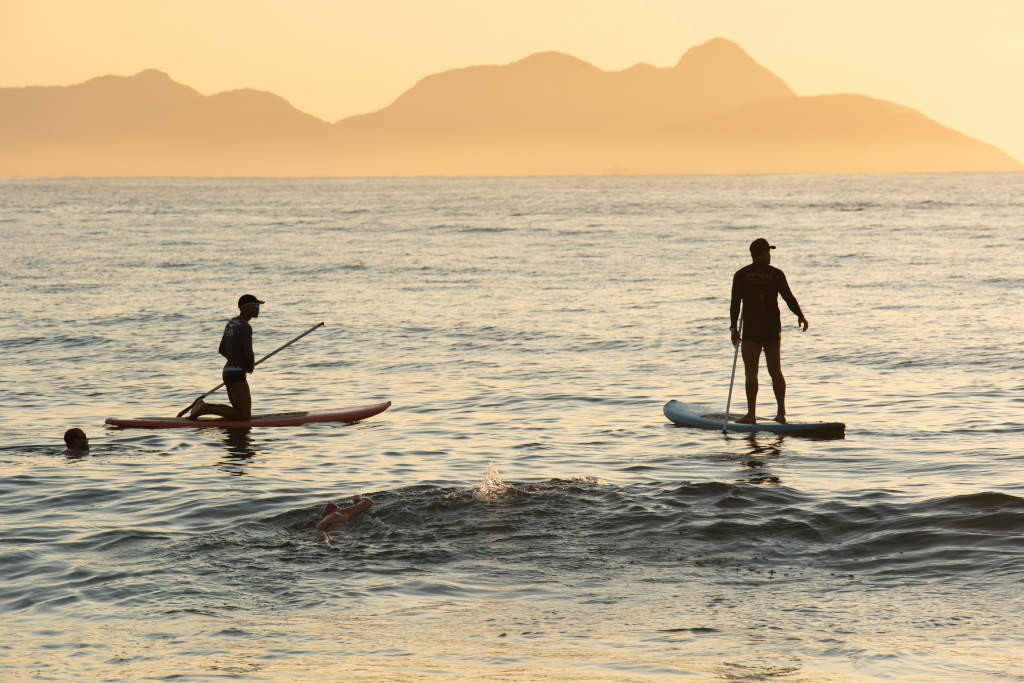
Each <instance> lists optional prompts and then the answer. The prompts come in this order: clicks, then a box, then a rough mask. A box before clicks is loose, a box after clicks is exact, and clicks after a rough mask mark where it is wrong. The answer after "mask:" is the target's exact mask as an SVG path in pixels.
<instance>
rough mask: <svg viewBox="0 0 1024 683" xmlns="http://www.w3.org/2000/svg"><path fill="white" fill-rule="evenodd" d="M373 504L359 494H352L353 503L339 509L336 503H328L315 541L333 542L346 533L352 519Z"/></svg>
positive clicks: (318, 526) (317, 526)
mask: <svg viewBox="0 0 1024 683" xmlns="http://www.w3.org/2000/svg"><path fill="white" fill-rule="evenodd" d="M371 505H373V501H372V500H370V499H369V498H364V497H362V496H360V495H359V494H356V495H354V496H352V505H351V506H350V507H347V508H344V509H338V506H337V505H335V504H334V503H328V504H327V506H326V507H325V508H324V511H323V515H322V518H321V520H320V521H319V522H317V524H316V538H314V539H313V542H314V543H320V542H321V541H324V542H326V543H331V541H333V540H334V538H335V537H336V536H340V535H341V534H342V533H344V531H345V529H346V528H347V527H348V521H349V520H350V519H352V518H353V517H355V516H356V515H358V514H360V513H363V512H366V511H367V510H369V509H370V506H371Z"/></svg>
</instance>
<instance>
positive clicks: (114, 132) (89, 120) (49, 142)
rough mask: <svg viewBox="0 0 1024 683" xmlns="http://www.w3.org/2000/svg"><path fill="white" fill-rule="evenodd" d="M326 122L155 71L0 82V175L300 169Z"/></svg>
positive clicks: (257, 95)
mask: <svg viewBox="0 0 1024 683" xmlns="http://www.w3.org/2000/svg"><path fill="white" fill-rule="evenodd" d="M329 129H330V126H329V124H327V123H326V122H324V121H321V120H319V119H317V118H315V117H313V116H310V115H308V114H304V113H302V112H300V111H298V110H297V109H295V108H294V107H292V106H291V105H290V104H288V102H286V101H285V100H284V99H282V98H280V97H278V96H277V95H272V94H270V93H265V92H259V91H255V90H234V91H231V92H225V93H220V94H217V95H212V96H209V97H204V96H203V95H200V94H199V93H198V92H196V91H195V90H193V89H192V88H189V87H186V86H184V85H180V84H178V83H175V82H174V81H172V80H171V79H170V78H169V77H168V76H167V75H166V74H164V73H161V72H160V71H156V70H152V69H151V70H147V71H143V72H141V73H139V74H137V75H135V76H131V77H121V76H102V77H100V78H94V79H92V80H90V81H87V82H85V83H81V84H79V85H73V86H67V87H29V88H0V173H2V174H4V175H31V176H35V175H42V176H52V175H88V176H93V175H157V176H159V175H194V174H205V173H210V174H213V175H254V174H255V175H277V174H278V172H279V171H281V170H286V171H290V172H291V173H296V174H299V175H304V174H305V173H304V169H305V167H306V165H307V162H306V159H305V158H304V157H305V156H306V155H307V154H309V153H311V152H315V151H316V149H317V148H318V147H319V144H320V143H322V141H323V138H324V135H325V133H326V132H327V131H328V130H329Z"/></svg>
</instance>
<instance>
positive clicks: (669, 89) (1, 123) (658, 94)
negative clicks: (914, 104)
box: [0, 38, 1024, 177]
mask: <svg viewBox="0 0 1024 683" xmlns="http://www.w3.org/2000/svg"><path fill="white" fill-rule="evenodd" d="M0 152H2V154H0V175H3V176H9V177H33V176H38V177H60V176H86V177H96V176H220V177H223V176H248V177H312V176H349V177H351V176H391V175H395V176H430V175H443V176H481V175H484V176H503V175H510V176H526V175H609V174H610V175H652V174H653V175H665V174H669V175H671V174H695V173H696V174H703V173H712V174H749V173H861V172H950V171H1015V170H1024V165H1022V164H1021V163H1020V161H1018V160H1015V159H1013V158H1012V157H1010V156H1009V155H1007V154H1005V152H1003V151H1002V150H999V149H998V148H997V147H995V146H993V145H991V144H988V143H987V142H986V141H979V140H977V139H973V138H971V137H969V136H965V135H963V134H962V133H960V132H959V131H955V130H953V129H950V128H948V127H944V126H942V125H941V124H939V123H937V122H935V121H934V120H932V119H930V118H929V117H928V116H927V114H925V113H923V112H918V111H915V110H913V109H911V108H909V107H905V106H902V105H901V104H899V103H893V102H888V101H884V100H879V99H875V98H872V97H869V96H867V95H860V94H846V95H827V96H814V97H801V96H798V95H797V94H796V93H795V92H794V90H793V89H792V88H791V87H790V86H789V85H788V84H787V83H786V82H785V80H784V79H783V78H781V77H780V76H778V75H777V74H774V73H772V72H771V71H770V70H769V69H767V68H765V67H764V66H763V65H761V64H760V63H758V62H757V60H756V59H754V58H753V57H752V56H751V55H750V54H748V53H747V52H746V51H745V50H744V49H743V47H742V46H740V45H738V44H736V43H735V42H732V41H730V40H728V39H725V38H715V39H712V40H709V41H707V42H705V43H703V44H700V45H696V46H693V47H691V48H690V49H688V50H686V52H685V53H684V54H683V55H682V56H681V57H680V58H679V60H678V61H677V62H676V64H675V65H674V66H673V67H668V68H657V67H653V66H650V65H644V64H639V65H635V66H633V67H631V68H629V69H626V70H623V71H617V72H610V71H604V70H602V69H600V68H598V67H596V66H594V65H592V64H589V63H587V62H585V61H583V60H581V59H579V58H577V57H575V56H573V55H569V54H564V53H558V52H543V53H536V54H533V55H529V56H527V57H524V58H522V59H519V60H517V61H514V62H512V63H509V64H505V65H497V66H496V65H468V66H464V67H461V68H458V69H452V70H449V71H445V72H441V73H436V74H430V75H428V76H426V77H424V78H423V79H421V80H420V81H419V82H418V83H417V84H416V85H415V86H414V87H412V88H410V89H409V90H407V91H406V92H404V93H402V94H401V95H400V96H399V97H397V98H396V99H395V100H394V101H393V102H392V103H391V104H389V105H388V106H387V107H385V108H383V109H380V110H378V111H376V112H372V113H369V114H363V115H357V116H352V117H348V118H345V119H342V120H341V121H338V122H336V123H333V124H331V123H327V122H324V121H323V120H320V119H317V118H316V117H315V116H313V115H310V114H307V113H305V112H302V111H301V110H299V109H298V108H296V107H294V106H293V105H292V104H291V103H289V102H288V101H287V100H286V99H285V98H283V97H281V96H279V95H277V94H275V93H269V92H265V91H257V90H252V89H233V90H228V91H225V92H221V93H217V94H214V95H209V96H204V95H202V94H200V93H199V92H198V91H197V90H196V89H195V88H192V87H191V86H189V85H188V84H183V83H179V82H177V81H175V80H173V79H172V78H171V77H170V76H169V75H168V74H166V73H164V72H162V71H158V70H155V69H147V70H145V71H142V72H140V73H138V74H136V75H134V76H130V77H122V76H112V75H104V76H98V77H95V78H92V79H89V80H88V81H86V82H84V83H81V84H76V85H73V86H56V87H39V86H36V87H23V88H0Z"/></svg>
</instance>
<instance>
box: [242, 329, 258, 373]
mask: <svg viewBox="0 0 1024 683" xmlns="http://www.w3.org/2000/svg"><path fill="white" fill-rule="evenodd" d="M242 353H243V354H244V355H245V371H246V372H248V373H252V371H253V370H255V369H256V354H255V353H253V351H252V326H251V325H248V324H246V326H245V338H244V340H243V342H242Z"/></svg>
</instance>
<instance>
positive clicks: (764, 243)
mask: <svg viewBox="0 0 1024 683" xmlns="http://www.w3.org/2000/svg"><path fill="white" fill-rule="evenodd" d="M774 248H775V246H774V245H771V244H768V240H766V239H765V238H763V237H758V238H757V239H756V240H754V241H753V242H751V243H750V253H751V254H760V253H761V252H762V251H768V250H769V249H774Z"/></svg>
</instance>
